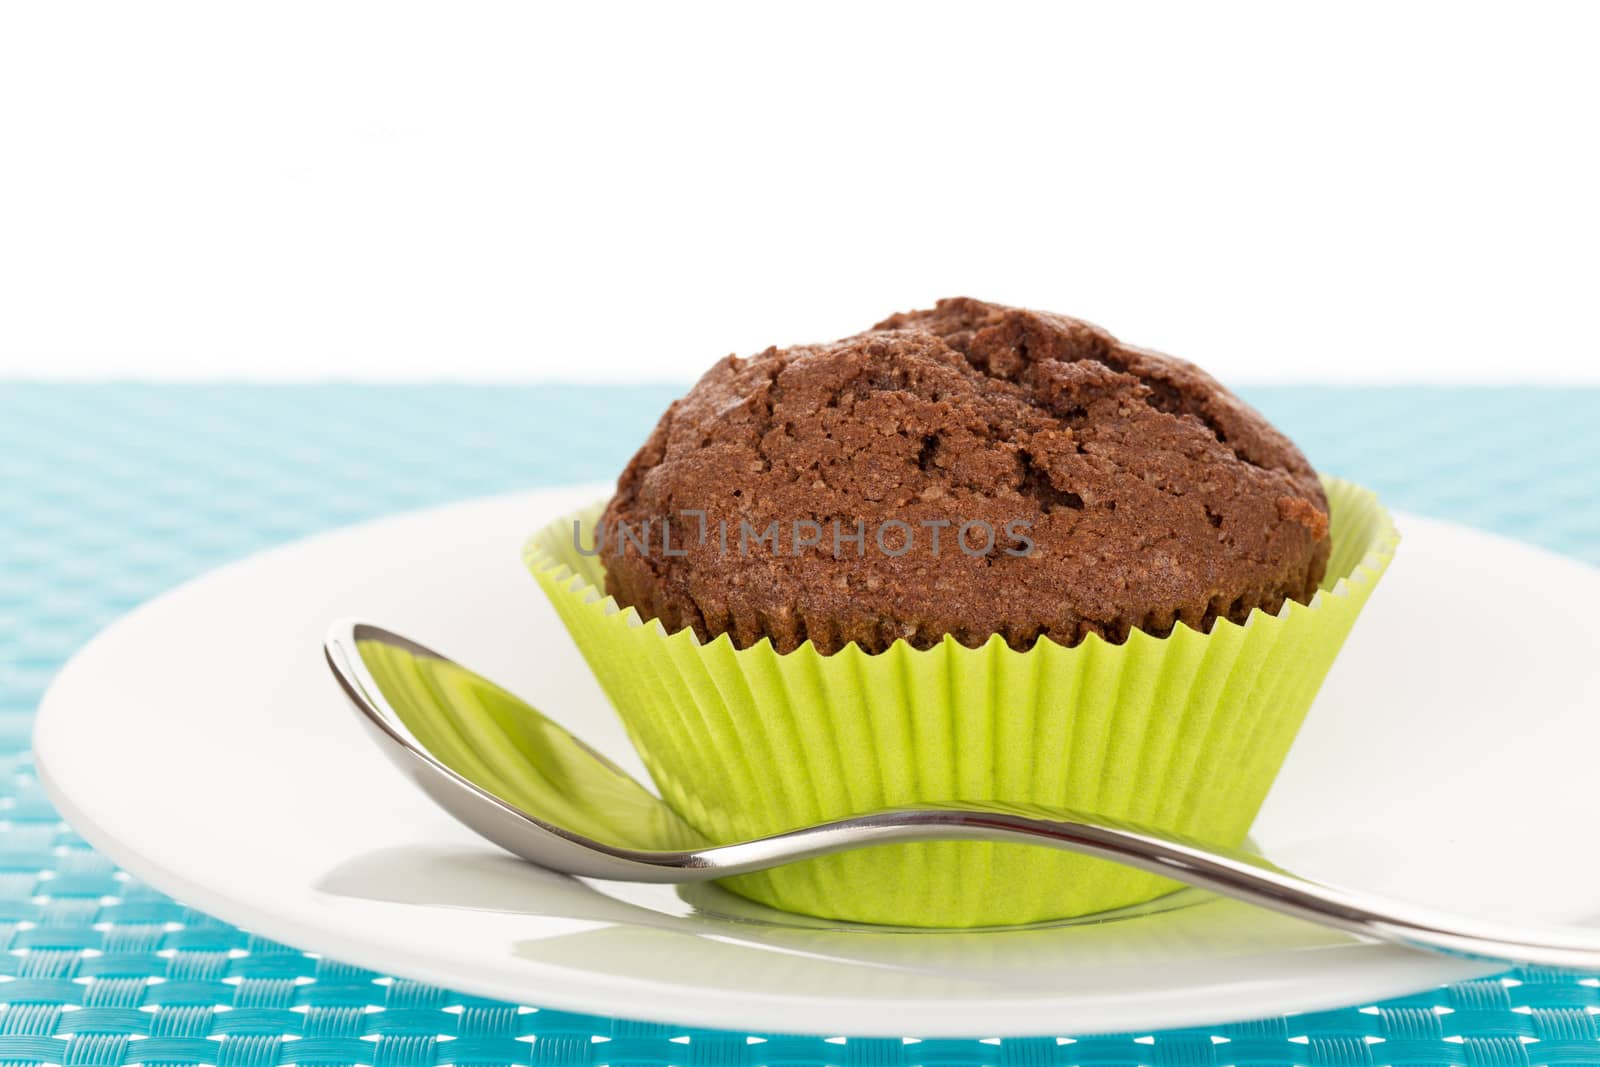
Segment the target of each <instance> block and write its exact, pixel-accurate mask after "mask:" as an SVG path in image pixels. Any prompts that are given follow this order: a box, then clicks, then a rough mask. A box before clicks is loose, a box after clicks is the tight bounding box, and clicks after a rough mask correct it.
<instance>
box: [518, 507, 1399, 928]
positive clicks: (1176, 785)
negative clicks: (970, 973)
mask: <svg viewBox="0 0 1600 1067" xmlns="http://www.w3.org/2000/svg"><path fill="white" fill-rule="evenodd" d="M1323 484H1324V486H1325V488H1326V490H1327V494H1328V503H1329V506H1330V517H1331V535H1332V538H1333V546H1332V556H1331V559H1330V560H1329V565H1328V573H1327V576H1326V577H1325V578H1324V579H1323V584H1322V589H1321V591H1319V592H1318V593H1317V595H1316V596H1315V597H1314V598H1313V600H1312V602H1311V603H1310V604H1309V605H1305V604H1299V603H1295V602H1292V601H1291V602H1289V603H1287V604H1285V606H1284V608H1283V609H1282V610H1281V611H1280V612H1278V613H1277V614H1276V615H1268V614H1266V613H1264V612H1261V611H1256V612H1255V613H1253V614H1252V615H1251V616H1250V617H1249V619H1248V620H1247V621H1246V622H1245V623H1244V624H1243V625H1240V624H1236V623H1233V622H1229V621H1227V620H1218V621H1217V623H1216V624H1215V625H1214V626H1213V628H1212V631H1211V632H1210V633H1209V634H1202V633H1199V632H1198V631H1195V630H1192V629H1190V628H1188V627H1186V626H1182V625H1180V626H1178V627H1177V628H1175V629H1174V630H1173V632H1172V633H1171V635H1170V636H1167V637H1162V638H1157V637H1151V636H1150V635H1148V634H1145V633H1143V632H1141V631H1135V632H1134V633H1133V634H1132V635H1131V636H1130V637H1129V639H1128V640H1127V641H1126V642H1125V643H1123V644H1120V645H1113V644H1110V643H1108V642H1106V641H1104V640H1102V639H1100V638H1099V637H1097V636H1090V637H1089V638H1088V639H1087V640H1085V641H1084V642H1082V643H1081V644H1078V645H1076V646H1073V647H1071V648H1065V647H1062V646H1060V645H1057V644H1055V643H1053V642H1051V641H1049V640H1041V641H1039V642H1038V643H1037V644H1036V645H1035V646H1034V647H1033V648H1032V649H1030V650H1029V651H1027V652H1017V651H1015V650H1014V649H1012V648H1010V647H1009V646H1007V645H1006V644H1005V643H1004V641H1002V640H1001V639H1000V638H999V637H995V638H992V639H991V640H990V641H989V642H988V643H987V644H986V645H984V646H982V647H981V648H976V649H972V648H966V647H964V646H962V645H961V644H959V643H958V642H956V641H955V640H953V639H951V638H946V639H945V640H944V642H943V643H942V644H940V645H938V646H936V647H934V648H930V649H925V650H918V649H914V648H912V647H910V646H909V645H907V644H905V643H904V642H898V643H896V644H895V645H893V646H891V647H890V648H889V649H888V651H886V652H883V653H880V654H877V655H867V654H865V653H863V652H862V651H861V650H860V649H859V648H858V647H856V646H854V645H851V646H848V647H847V648H846V649H844V650H843V651H841V652H838V653H835V654H834V655H831V656H822V655H820V654H818V653H817V652H816V651H815V650H814V649H813V648H812V646H810V645H809V644H807V645H803V646H801V647H800V648H799V649H797V650H795V651H793V652H790V653H786V654H779V653H778V652H775V651H774V650H773V648H772V646H771V645H770V644H769V643H767V642H766V641H762V642H760V643H758V644H756V645H754V646H752V647H750V648H746V649H736V648H734V647H733V644H732V643H731V642H730V641H729V640H728V638H727V637H726V636H722V637H718V638H717V639H716V640H714V641H711V642H708V643H705V644H701V643H700V642H699V641H698V640H697V639H696V638H695V636H694V634H693V632H691V631H688V630H683V631H680V632H678V633H675V634H667V633H666V632H665V631H664V629H663V628H662V627H661V625H660V624H659V623H657V622H654V621H652V622H649V623H641V622H640V620H639V618H638V616H637V614H636V613H635V612H634V611H633V610H632V609H627V610H619V609H618V607H617V605H616V603H615V602H614V601H613V600H611V599H610V598H609V597H606V596H604V594H603V592H602V590H603V588H604V569H603V567H602V566H601V564H600V561H599V559H598V557H595V556H584V555H583V554H582V553H580V552H579V551H578V550H577V548H576V546H575V544H574V531H573V525H572V524H573V521H574V520H575V519H576V521H577V522H578V523H579V526H580V534H579V536H580V537H581V538H582V543H583V544H586V545H591V544H593V540H592V526H593V523H594V522H595V521H596V520H597V519H598V516H599V514H600V511H601V509H602V507H603V505H602V504H596V505H593V506H592V507H590V508H587V509H585V510H584V511H581V512H579V513H577V514H576V515H570V516H567V517H565V518H563V519H561V520H559V521H557V522H554V523H551V524H550V525H549V526H547V527H546V528H545V529H543V530H541V531H540V532H539V533H537V534H536V535H535V536H534V537H533V538H532V539H531V540H530V541H529V543H528V546H527V548H526V552H525V555H526V561H527V564H528V566H529V568H530V570H531V571H532V572H533V575H534V577H535V578H536V579H537V580H538V582H539V584H540V586H541V587H543V589H544V591H545V593H546V594H547V595H548V596H549V597H550V600H551V602H552V603H553V604H554V605H555V608H556V610H557V611H558V612H559V613H560V615H561V618H562V620H563V621H564V623H565V624H566V626H567V628H568V630H569V631H570V632H571V634H572V636H573V639H574V640H575V641H576V643H577V645H578V648H579V649H580V650H581V651H582V653H583V655H584V657H585V658H586V659H587V660H588V662H589V665H590V667H591V668H592V669H593V671H594V673H595V676H596V677H597V678H598V680H599V682H600V685H601V687H602V688H603V689H604V690H605V692H606V694H607V696H609V697H610V699H611V702H612V703H613V704H614V705H615V706H616V708H617V711H618V713H619V714H620V715H621V717H622V720H623V723H624V725H625V726H626V727H627V730H628V733H629V735H630V737H631V738H632V740H633V743H634V745H635V746H636V747H637V748H638V750H639V752H640V755H641V756H642V758H643V760H644V763H645V765H646V767H647V768H648V769H649V771H650V773H651V775H652V776H653V777H654V779H655V781H656V783H657V785H658V786H659V788H660V789H661V793H662V795H663V796H664V797H665V798H666V799H667V801H668V802H669V803H670V804H672V806H673V807H674V808H676V809H677V810H678V812H679V814H681V815H682V816H683V817H684V818H685V819H686V820H687V821H688V822H689V823H690V824H691V825H693V826H694V827H695V828H696V829H698V830H699V831H701V832H702V833H704V834H706V835H707V836H708V837H710V838H711V839H712V840H716V841H728V842H731V841H738V840H741V839H744V838H749V837H754V836H758V835H763V834H770V833H776V832H778V831H782V830H787V829H791V828H793V827H796V826H800V825H805V824H809V823H814V822H819V821H822V820H826V819H833V818H839V817H842V816H846V815H851V814H855V813H859V812H864V811H870V810H872V809H874V808H882V807H889V806H894V805H900V804H908V803H916V802H929V801H939V800H950V799H956V800H965V801H983V800H1000V801H1011V802H1020V803H1036V804H1049V805H1057V806H1063V807H1069V808H1076V809H1079V810H1082V811H1088V812H1097V813H1100V814H1103V815H1107V816H1112V817H1114V818H1121V819H1126V820H1129V821H1133V822H1139V823H1144V824H1147V825H1151V826H1155V827H1159V828H1162V829H1166V830H1171V831H1177V832H1179V833H1183V834H1186V835H1188V836H1190V837H1193V838H1196V839H1199V840H1202V841H1209V842H1213V843H1216V844H1221V845H1229V846H1232V845H1237V844H1239V843H1240V842H1242V841H1243V839H1244V836H1245V833H1246V831H1247V830H1248V829H1249V827H1250V823H1251V822H1252V821H1253V820H1254V818H1255V815H1256V811H1257V809H1258V808H1259V807H1260V806H1261V802H1262V800H1263V799H1264V798H1265V797H1266V794H1267V790H1268V788H1269V787H1270V786H1271V785H1272V781H1273V779H1274V778H1275V777H1276V775H1277V773H1278V768H1279V767H1280V766H1281V765H1282V763H1283V760H1284V757H1285V756H1286V755H1287V753H1288V750H1289V745H1290V743H1291V742H1292V741H1293V740H1294V735H1295V732H1296V731H1297V730H1298V729H1299V726H1300V723H1301V720H1302V719H1303V718H1304V717H1305V713H1306V710H1307V709H1308V708H1309V707H1310V705H1311V701H1312V698H1313V697H1314V696H1315V695H1316V692H1317V689H1318V687H1319V686H1320V685H1321V683H1322V679H1323V677H1324V676H1325V675H1326V673H1327V671H1328V668H1329V666H1330V665H1331V664H1332V663H1333V659H1334V656H1335V655H1337V653H1338V651H1339V648H1340V646H1341V645H1342V644H1343V643H1344V639H1345V636H1346V635H1347V634H1348V633H1349V632H1350V627H1351V625H1352V624H1353V623H1354V622H1355V619H1356V616H1357V614H1359V613H1360V611H1361V608H1362V606H1363V605H1364V604H1365V603H1366V600H1367V597H1368V595H1369V594H1370V593H1371V592H1372V589H1373V587H1374V586H1375V585H1376V584H1377V581H1378V579H1379V578H1380V577H1381V576H1382V574H1383V572H1384V570H1385V568H1386V567H1387V566H1388V564H1389V560H1390V559H1391V558H1392V556H1393V553H1394V549H1395V545H1396V543H1397V541H1398V535H1397V533H1396V532H1395V529H1394V526H1393V523H1392V522H1391V521H1390V519H1389V516H1388V514H1387V513H1386V512H1385V511H1384V509H1383V508H1382V506H1381V505H1380V504H1379V503H1378V500H1377V498H1376V497H1375V496H1374V495H1373V494H1372V493H1371V492H1369V491H1368V490H1365V489H1363V488H1361V487H1360V486H1357V485H1354V484H1352V483H1349V482H1345V481H1341V480H1339V479H1335V478H1325V479H1324V480H1323ZM723 884H724V885H725V886H726V887H727V888H729V889H731V890H733V891H734V892H737V893H739V894H742V895H744V896H747V897H750V898H752V899H754V900H757V901H760V902H761V903H763V904H769V905H772V906H774V907H778V908H783V909H786V910H789V911H798V912H804V913H807V914H811V915H819V916H826V917H832V918H839V919H848V920H853V921H857V922H873V923H888V924H894V925H906V926H947V927H973V926H994V925H1008V924H1016V923H1028V922H1035V921H1039V920H1045V919H1054V918H1062V917H1067V916H1077V915H1085V914H1089V913H1092V912H1097V911H1104V910H1107V909H1111V908H1119V907H1124V906H1127V905H1131V904H1137V903H1140V902H1142V901H1145V900H1149V899H1152V898H1154V897H1156V896H1159V895H1160V894H1162V893H1165V892H1168V891H1170V890H1171V889H1173V888H1174V883H1172V882H1170V881H1167V880H1165V879H1162V878H1158V877H1156V876H1154V875H1150V874H1145V873H1143V872H1140V871H1135V870H1133V869H1131V868H1127V867H1123V866H1120V865H1117V864H1113V863H1110V862H1108V861H1105V860H1095V859H1088V858H1084V857H1079V856H1074V855H1070V854H1068V853H1063V852H1055V851H1050V850H1047V849H1044V848H1039V847H1033V846H1026V845H995V844H987V843H982V842H933V843H917V844H899V845H884V846H879V847H876V848H871V849H866V850H862V851H858V852H852V853H846V854H842V855H836V856H827V857H822V858H820V859H815V860H807V861H804V862H801V863H795V864H790V865H788V866H785V867H781V868H777V869H775V870H772V871H768V872H764V873H761V874H753V875H745V876H742V877H739V878H732V879H728V880H726V881H725V882H724V883H723Z"/></svg>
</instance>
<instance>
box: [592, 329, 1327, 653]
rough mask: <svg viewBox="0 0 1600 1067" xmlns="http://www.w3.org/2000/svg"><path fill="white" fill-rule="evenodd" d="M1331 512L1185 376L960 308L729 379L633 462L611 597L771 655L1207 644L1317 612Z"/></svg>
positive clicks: (606, 549) (1261, 430) (609, 525)
mask: <svg viewBox="0 0 1600 1067" xmlns="http://www.w3.org/2000/svg"><path fill="white" fill-rule="evenodd" d="M1327 511H1328V507H1327V501H1326V499H1325V498H1324V496H1323V493H1322V488H1321V485H1320V483H1319V482H1318V479H1317V476H1316V473H1315V472H1314V471H1313V470H1312V468H1311V466H1310V464H1309V463H1307V462H1306V459H1305V457H1304V456H1302V455H1301V454H1300V452H1299V450H1298V449H1296V448H1295V446H1294V445H1293V444H1292V443H1291V442H1290V441H1289V440H1288V439H1287V438H1286V437H1284V436H1283V435H1282V434H1281V433H1279V432H1278V431H1277V430H1275V429H1274V428H1273V427H1272V426H1271V425H1269V424H1268V423H1267V421H1266V420H1265V419H1264V418H1262V417H1261V415H1259V414H1258V413H1257V412H1256V411H1254V410H1253V409H1252V408H1250V407H1249V406H1247V405H1246V404H1245V403H1243V402H1242V401H1241V400H1239V399H1238V398H1237V397H1235V396H1234V395H1233V394H1232V393H1230V392H1228V391H1227V390H1226V389H1224V388H1223V387H1222V386H1221V385H1219V384H1218V383H1217V382H1216V381H1215V380H1214V379H1212V378H1211V377H1210V376H1209V375H1207V374H1205V373H1204V372H1203V371H1201V370H1199V369H1198V368H1197V367H1195V366H1193V365H1192V364H1189V363H1186V362H1183V361H1182V360H1178V359H1173V358H1171V357H1169V356H1163V355H1158V354H1156V353H1154V352H1148V351H1145V350H1142V349H1138V348H1133V347H1131V346H1128V345H1124V344H1121V343H1120V342H1118V341H1117V340H1116V339H1115V338H1114V337H1112V336H1111V335H1110V334H1108V333H1106V332H1105V331H1104V330H1101V329H1100V328H1098V327H1096V326H1092V325H1090V324H1089V323H1086V322H1081V321H1079V320H1077V319H1071V318H1067V317H1065V316H1061V315H1053V314H1047V313H1042V312H1035V311H1026V310H1022V309H1018V308H1010V307H1003V306H1000V305H996V304H989V303H984V302H981V301H977V300H970V299H965V298H958V299H949V300H941V301H939V303H938V305H937V306H936V307H935V308H933V309H932V310H928V311H915V312H909V313H902V314H896V315H892V316H890V317H889V318H887V319H885V320H884V321H883V322H881V323H879V324H878V325H877V326H875V327H873V328H872V329H871V330H868V331H866V332H864V333H860V334H857V335H855V336H853V337H847V338H845V339H844V340H841V341H835V342H833V343H831V344H824V345H799V346H795V347H792V348H785V349H778V348H769V349H767V350H766V351H765V352H762V353H760V354H759V355H756V356H752V357H750V358H748V359H741V358H738V357H736V356H729V357H728V358H726V359H724V360H722V361H721V362H719V363H718V364H717V365H716V366H714V367H712V368H711V370H709V371H708V372H707V373H706V374H705V376H704V377H703V378H701V379H700V381H699V382H698V383H697V384H696V385H695V386H694V388H693V389H691V390H690V391H689V393H688V395H686V396H684V397H683V398H682V399H680V400H677V401H675V402H674V403H673V404H672V405H671V406H670V407H669V408H668V409H667V411H666V413H665V414H664V415H663V416H662V418H661V420H660V422H659V423H658V424H657V425H656V428H655V431H654V432H653V433H652V434H651V435H650V438H649V439H648V440H647V441H646V442H645V444H644V447H643V448H641V449H640V450H639V452H638V454H636V455H635V456H634V457H633V460H632V461H631V462H630V463H629V464H628V467H627V469H626V470H625V471H624V472H623V474H622V476H621V478H620V480H619V481H618V484H617V492H616V496H615V497H613V499H612V500H611V502H610V504H609V505H608V506H607V508H606V511H605V514H604V516H603V518H602V520H601V525H600V527H599V529H598V531H597V542H598V544H599V546H600V554H601V559H602V561H603V562H604V564H605V566H606V588H607V592H608V593H610V594H611V595H612V596H614V597H615V598H616V599H617V601H618V602H619V603H620V604H623V605H624V606H632V607H634V608H636V609H638V611H639V613H640V614H641V615H642V616H644V617H645V618H657V619H660V620H661V622H662V623H663V624H664V625H665V626H666V628H667V629H668V630H669V631H676V630H679V629H682V628H684V627H689V628H692V629H693V630H694V631H695V632H696V633H697V634H698V635H699V636H700V638H701V639H702V640H706V639H709V638H712V637H715V636H717V635H719V634H723V633H726V634H728V635H729V636H730V637H731V639H732V640H733V641H734V643H735V644H736V645H738V646H740V647H745V646H748V645H750V644H753V643H755V642H756V641H759V640H760V639H761V638H763V637H765V638H769V639H770V640H771V641H772V642H773V644H774V645H775V646H776V647H777V648H778V650H779V651H785V652H786V651H790V650H792V649H794V648H797V647H799V646H800V645H801V644H803V643H804V642H806V641H807V640H810V641H811V642H812V643H813V645H814V646H815V647H816V648H817V650H818V651H820V652H822V653H824V654H827V653H832V652H836V651H838V650H839V649H841V648H843V647H844V646H845V645H847V644H849V643H851V642H855V643H857V644H859V645H860V646H861V647H862V649H864V650H865V651H867V652H880V651H883V650H884V649H886V648H888V647H889V646H890V645H891V644H893V643H894V642H895V641H896V640H898V639H904V640H906V641H908V642H909V643H910V644H912V645H913V646H915V647H918V648H925V647H928V646H930V645H932V644H935V643H937V642H938V641H939V640H940V639H941V638H943V637H944V636H945V635H947V634H948V635H951V636H952V637H954V638H955V639H956V640H958V641H960V642H961V643H962V644H965V645H969V646H977V645H981V644H982V643H984V642H985V641H986V640H988V639H989V638H990V637H991V636H992V635H995V634H998V635H1000V636H1001V637H1002V638H1004V640H1005V641H1006V642H1007V643H1008V644H1010V645H1011V646H1012V647H1013V648H1018V649H1025V648H1028V647H1031V646H1032V645H1033V644H1034V642H1036V641H1037V640H1038V639H1039V638H1041V637H1048V638H1049V639H1050V640H1052V641H1055V642H1057V643H1059V644H1063V645H1071V644H1075V643H1077V642H1079V641H1082V640H1083V639H1084V638H1085V637H1087V636H1088V635H1089V634H1098V635H1100V636H1101V637H1103V638H1105V639H1107V640H1110V641H1113V642H1116V641H1122V640H1125V639H1126V638H1127V636H1128V634H1129V632H1130V631H1131V630H1133V629H1141V630H1145V631H1147V632H1149V633H1151V634H1154V635H1157V636H1162V635H1165V634H1167V633H1169V632H1170V631H1171V629H1172V627H1173V626H1174V625H1175V624H1177V623H1179V622H1182V623H1184V624H1186V625H1189V626H1191V627H1194V628H1196V629H1199V630H1208V629H1209V628H1210V627H1211V625H1212V623H1213V622H1214V621H1215V620H1216V619H1218V618H1228V619H1232V620H1234V621H1237V622H1242V621H1243V620H1244V619H1245V617H1246V616H1248V614H1249V613H1250V612H1251V611H1252V610H1253V609H1255V608H1261V609H1263V610H1266V611H1268V612H1275V611H1277V610H1278V609H1279V608H1280V607H1281V606H1282V604H1283V602H1284V600H1285V599H1286V598H1293V599H1296V600H1302V601H1304V600H1308V599H1309V598H1310V597H1311V595H1312V594H1313V593H1315V592H1316V589H1317V585H1318V583H1319V582H1320V580H1321V578H1322V574H1323V570H1324V568H1325V566H1326V564H1327V559H1328V551H1329V542H1328V515H1327Z"/></svg>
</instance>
